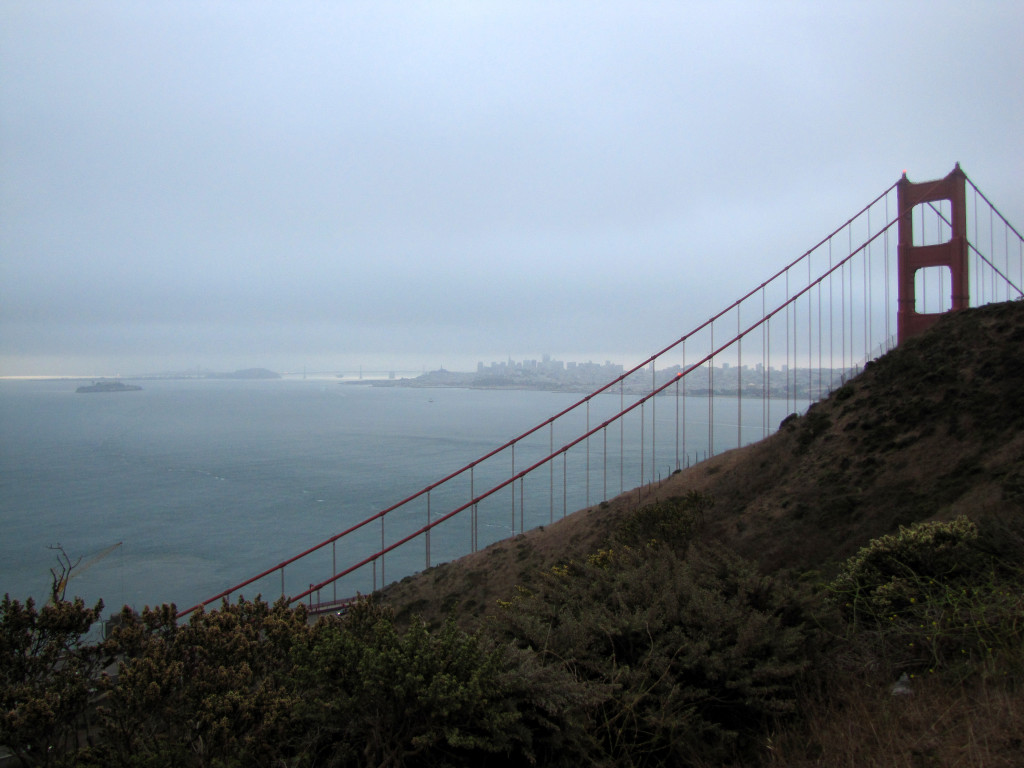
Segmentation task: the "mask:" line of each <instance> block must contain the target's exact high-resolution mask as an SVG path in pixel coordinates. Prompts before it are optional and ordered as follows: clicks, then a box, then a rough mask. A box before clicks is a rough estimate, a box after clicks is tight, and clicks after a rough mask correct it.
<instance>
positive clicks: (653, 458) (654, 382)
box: [651, 360, 658, 482]
mask: <svg viewBox="0 0 1024 768" xmlns="http://www.w3.org/2000/svg"><path fill="white" fill-rule="evenodd" d="M657 388H658V384H657V375H656V374H655V363H654V361H653V360H651V392H654V390H656V389H657ZM657 400H658V396H657V395H654V396H653V397H652V398H651V481H652V482H653V481H654V475H655V473H656V472H657V467H658V458H657V453H658V444H657V440H656V438H657V435H658V421H657V419H656V418H655V417H656V416H657Z"/></svg>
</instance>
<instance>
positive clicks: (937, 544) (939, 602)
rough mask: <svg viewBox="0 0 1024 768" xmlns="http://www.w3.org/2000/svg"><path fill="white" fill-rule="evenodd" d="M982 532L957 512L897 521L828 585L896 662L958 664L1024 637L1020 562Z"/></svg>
mask: <svg viewBox="0 0 1024 768" xmlns="http://www.w3.org/2000/svg"><path fill="white" fill-rule="evenodd" d="M987 538H988V537H984V536H981V535H980V534H979V528H978V526H977V525H976V524H975V523H973V522H971V521H970V520H968V519H967V518H966V517H963V516H961V517H958V518H956V519H955V520H952V521H950V522H929V523H921V524H918V525H914V526H911V527H909V528H902V527H901V528H900V530H899V532H898V533H895V534H891V535H888V536H882V537H881V538H878V539H875V540H873V541H872V542H871V543H869V544H868V545H867V546H866V547H864V548H863V549H861V550H860V552H858V553H857V554H856V555H854V556H853V557H852V558H850V559H849V560H848V561H847V562H846V563H845V564H844V566H843V568H842V570H841V571H840V573H839V575H838V576H837V577H836V578H835V579H834V580H833V581H832V583H831V584H830V585H829V591H830V592H831V595H832V598H833V600H834V601H835V602H836V603H837V605H839V607H840V608H841V609H842V610H843V612H844V614H845V615H846V617H847V618H848V619H849V620H850V621H851V622H852V623H854V624H855V625H856V626H858V627H860V628H862V629H866V630H870V631H873V632H875V633H877V635H878V637H879V638H880V640H881V641H882V643H883V645H884V647H885V652H886V653H887V654H889V655H890V659H889V660H890V663H891V664H893V665H894V666H909V667H914V666H916V667H918V668H928V669H932V670H934V669H936V668H937V667H948V668H951V669H954V670H957V669H961V668H963V666H964V662H973V661H977V660H979V659H989V658H993V657H994V656H996V655H1001V652H1002V651H1004V650H1006V651H1012V650H1013V649H1017V648H1019V647H1020V646H1021V644H1022V643H1024V622H1022V621H1021V617H1022V616H1024V597H1022V596H1021V586H1022V584H1024V579H1022V578H1021V574H1022V571H1021V568H1020V565H1019V563H1016V564H1015V563H1009V562H1006V561H1004V560H1001V559H999V558H997V557H994V556H993V551H992V550H993V548H992V546H991V545H990V544H989V543H988V541H987ZM1011 655H1017V654H1011Z"/></svg>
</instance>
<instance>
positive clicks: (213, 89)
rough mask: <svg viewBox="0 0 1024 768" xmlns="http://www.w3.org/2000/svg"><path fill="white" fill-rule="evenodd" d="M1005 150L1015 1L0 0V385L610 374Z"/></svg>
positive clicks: (1006, 186)
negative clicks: (606, 368) (899, 204)
mask: <svg viewBox="0 0 1024 768" xmlns="http://www.w3.org/2000/svg"><path fill="white" fill-rule="evenodd" d="M1022 137H1024V3H1020V2H1019V0H1013V1H1007V2H998V1H995V2H986V1H984V0H982V1H981V2H973V3H968V2H963V0H957V1H956V2H942V1H936V0H929V1H928V2H898V1H895V2H894V1H893V0H887V1H886V2H877V3H866V2H856V3H838V2H829V3H823V2H817V1H815V2H806V3H796V2H794V3H786V2H763V1H761V0H759V1H758V2H741V3H728V2H710V3H697V2H676V3H643V2H617V3H611V2H604V3H602V2H562V3H559V2H552V3H548V2H493V3H489V2H432V3H412V2H409V3H389V2H372V3H371V2H340V1H338V2H301V1H300V2H287V3H284V2H253V1H251V0H246V1H245V2H180V1H178V0H176V1H175V2H154V1H153V0H146V1H145V2H143V1H142V0H133V1H132V2H125V3H119V2H95V1H92V0H76V1H75V2H47V1H46V0H25V1H24V2H22V1H19V0H2V1H0V375H8V376H10V375H27V374H65V375H72V374H81V375H97V376H98V375H114V374H124V375H130V374H132V373H144V372H152V371H161V370H170V369H181V368H187V367H195V366H203V367H209V368H215V369H234V368H241V367H253V366H265V367H268V368H273V369H275V370H279V371H288V370H301V369H302V367H303V366H306V367H308V369H309V370H346V369H353V368H355V367H357V366H359V365H362V366H364V367H365V368H367V369H371V368H375V367H378V368H382V369H386V368H398V369H410V370H420V369H422V368H429V369H433V368H437V367H440V366H444V367H446V368H449V369H454V370H468V369H470V368H471V367H473V366H475V364H476V361H477V360H483V361H485V362H490V361H491V360H500V359H504V358H505V357H507V356H509V355H511V356H512V357H513V358H516V359H521V358H539V357H540V356H541V355H543V354H545V353H548V354H551V355H553V356H554V357H556V358H559V359H568V360H581V361H583V360H587V359H594V360H595V361H601V362H603V361H604V360H605V359H612V360H615V361H616V362H637V361H639V360H640V359H642V358H644V357H646V356H647V355H648V354H650V353H651V352H654V351H655V350H657V349H660V348H662V347H663V346H665V344H666V343H668V342H670V341H672V340H674V339H675V338H677V337H678V336H680V335H681V334H682V333H684V332H685V331H687V330H688V329H690V328H691V327H692V326H694V325H695V324H696V323H698V322H700V321H702V320H704V319H706V317H707V316H709V315H710V314H712V313H713V312H715V311H717V310H719V309H721V308H723V307H724V306H725V305H726V304H728V303H730V302H731V301H733V300H734V299H736V298H738V297H739V296H740V295H741V294H742V293H744V292H745V291H746V290H748V289H750V288H752V287H754V286H755V285H757V284H758V283H759V282H760V281H761V280H763V279H764V278H766V277H768V276H769V275H770V274H772V273H773V272H774V271H776V270H777V269H779V268H781V267H782V266H784V264H785V263H787V262H788V261H790V260H791V259H792V258H795V257H796V256H797V255H799V254H800V253H801V252H803V251H804V250H806V249H807V248H808V247H810V246H811V245H813V244H814V243H816V242H817V241H818V240H819V239H820V238H821V237H822V236H824V235H826V234H827V233H828V232H829V231H831V230H832V229H833V228H834V227H835V226H837V225H839V224H841V223H842V222H844V221H845V220H846V219H847V218H849V216H851V215H852V214H853V213H855V212H856V211H857V210H858V209H859V208H860V207H861V206H863V205H864V204H866V203H867V202H869V201H870V200H871V199H872V198H873V197H874V196H875V195H876V194H878V193H880V192H882V191H883V190H884V189H885V188H886V187H888V186H889V185H890V184H891V183H893V182H894V181H895V180H896V179H897V178H898V177H899V175H900V173H901V172H902V171H903V170H904V169H906V170H907V172H908V175H909V176H910V178H911V179H912V180H917V181H923V180H927V179H932V178H938V177H941V176H944V175H945V174H946V173H948V172H949V171H950V170H951V169H952V168H953V165H954V163H956V162H957V161H959V162H960V163H961V164H962V166H963V168H964V170H965V171H966V172H967V174H968V175H969V176H970V177H971V178H972V180H974V181H975V183H977V185H978V186H979V187H980V188H981V189H982V190H983V191H984V192H985V193H986V195H988V197H989V198H990V199H992V200H993V202H995V203H996V205H997V206H999V207H1000V209H1001V210H1002V211H1003V213H1004V214H1006V215H1007V217H1008V218H1009V219H1010V220H1011V221H1012V222H1014V223H1015V224H1016V225H1017V227H1018V228H1020V227H1021V226H1022V225H1024V138H1022Z"/></svg>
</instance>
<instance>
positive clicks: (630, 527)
mask: <svg viewBox="0 0 1024 768" xmlns="http://www.w3.org/2000/svg"><path fill="white" fill-rule="evenodd" d="M714 503H715V502H714V499H713V498H712V497H711V496H709V495H707V494H704V493H698V492H697V491H690V492H689V493H687V494H686V495H685V496H673V497H671V498H669V499H665V500H664V501H657V502H654V503H652V504H646V505H644V506H642V507H640V508H639V509H637V510H636V511H635V512H633V513H632V514H630V515H629V516H627V517H626V518H625V519H624V520H623V521H622V523H621V524H620V525H619V527H618V529H617V530H616V532H615V533H614V535H613V536H612V540H613V541H614V542H616V543H617V544H619V545H626V546H633V547H636V546H642V545H646V544H649V543H651V542H658V543H662V544H666V545H668V546H669V547H670V548H672V549H674V550H676V551H683V550H685V549H686V547H687V546H689V545H690V543H691V542H692V541H693V539H694V536H695V535H696V534H697V532H698V531H699V530H700V528H701V526H702V525H703V523H704V515H705V513H706V512H707V511H708V510H709V509H710V508H711V507H712V506H713V505H714Z"/></svg>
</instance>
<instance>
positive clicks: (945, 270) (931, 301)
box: [914, 266, 953, 315]
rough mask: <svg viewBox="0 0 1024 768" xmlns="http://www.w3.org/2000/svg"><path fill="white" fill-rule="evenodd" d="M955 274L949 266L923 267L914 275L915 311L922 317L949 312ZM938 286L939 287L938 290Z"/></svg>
mask: <svg viewBox="0 0 1024 768" xmlns="http://www.w3.org/2000/svg"><path fill="white" fill-rule="evenodd" d="M952 283H953V273H952V271H951V270H950V268H949V267H948V266H937V267H922V268H921V269H919V270H917V272H916V273H915V274H914V298H915V302H914V311H915V312H917V313H918V314H920V315H928V314H938V313H942V312H949V310H950V309H952V308H953V299H952V296H951V295H950V293H949V289H950V288H951V287H952ZM936 286H938V287H937V288H936Z"/></svg>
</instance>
